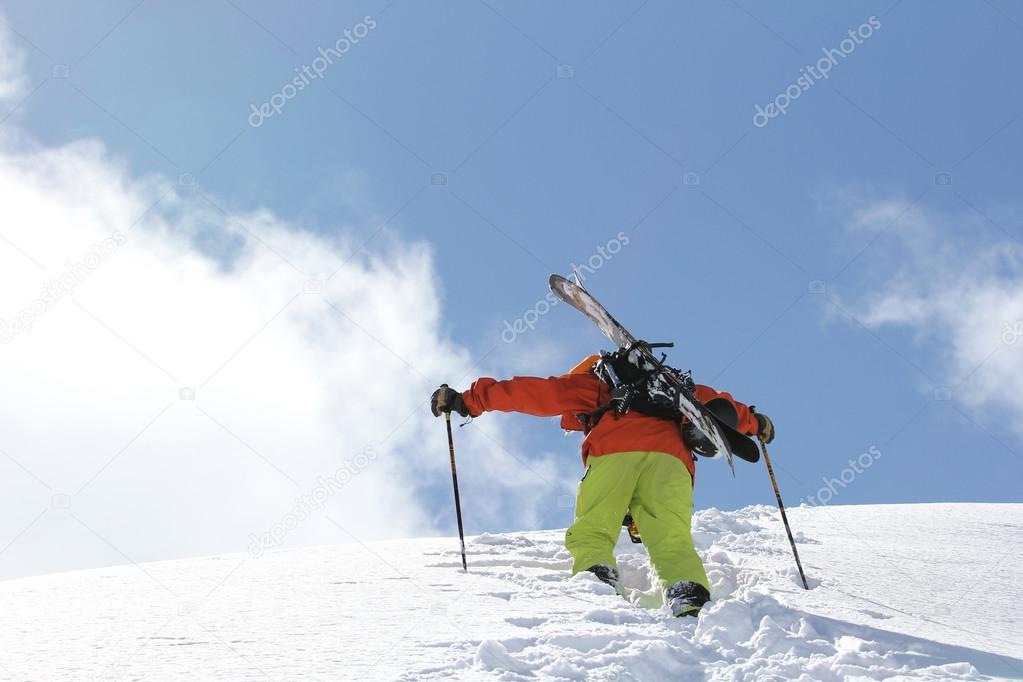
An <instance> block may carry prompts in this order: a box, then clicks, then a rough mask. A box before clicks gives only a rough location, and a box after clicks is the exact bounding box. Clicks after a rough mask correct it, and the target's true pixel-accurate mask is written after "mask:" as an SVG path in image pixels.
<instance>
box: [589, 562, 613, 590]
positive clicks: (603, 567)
mask: <svg viewBox="0 0 1023 682" xmlns="http://www.w3.org/2000/svg"><path fill="white" fill-rule="evenodd" d="M586 570H587V571H589V572H590V573H592V574H593V575H595V576H597V579H598V580H600V582H602V583H605V584H607V585H610V586H611V587H613V588H614V591H615V592H617V593H619V594H621V591H622V583H621V578H620V577H619V575H618V570H617V569H615V568H613V567H611V566H608V565H607V564H593V565H592V566H590V567H589V568H587V569H586Z"/></svg>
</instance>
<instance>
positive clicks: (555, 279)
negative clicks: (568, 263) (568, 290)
mask: <svg viewBox="0 0 1023 682" xmlns="http://www.w3.org/2000/svg"><path fill="white" fill-rule="evenodd" d="M565 281H567V280H566V279H565V278H564V277H562V276H561V275H551V276H550V279H548V280H547V283H548V284H550V286H551V289H554V288H555V287H556V286H557V285H558V284H560V283H561V282H565Z"/></svg>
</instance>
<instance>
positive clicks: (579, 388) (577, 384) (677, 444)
mask: <svg viewBox="0 0 1023 682" xmlns="http://www.w3.org/2000/svg"><path fill="white" fill-rule="evenodd" d="M714 398H726V399H727V400H729V401H730V402H731V403H732V404H733V405H735V409H736V411H737V412H738V415H739V430H740V431H742V432H743V433H745V434H747V435H750V436H752V435H756V432H757V428H758V426H757V420H756V418H755V417H754V416H753V413H752V412H750V410H749V408H748V407H747V406H746V405H743V404H742V403H740V402H738V401H736V400H734V399H733V398H732V396H730V395H729V394H727V393H721V392H719V391H715V390H714V389H713V388H710V387H709V386H700V385H698V386H697V387H696V399H697V400H699V401H700V402H702V403H706V402H708V401H710V400H713V399H714ZM462 399H463V400H464V401H465V405H466V407H468V408H469V412H470V413H471V414H472V415H473V416H474V417H476V416H479V415H480V414H482V413H484V412H489V411H493V410H497V411H498V412H522V413H524V414H531V415H533V416H535V417H553V416H556V415H561V428H563V429H566V430H570V431H582V430H583V426H582V424H581V423H579V420H578V419H577V418H576V415H577V414H579V413H580V412H592V411H593V410H595V409H597V408H598V407H601V406H603V405H606V404H607V402H608V400H609V399H610V395H609V392H608V386H607V384H606V383H604V382H603V381H602V380H600V379H599V378H598V377H597V376H596V375H595V374H593V373H592V372H586V373H573V374H565V375H563V376H559V377H548V378H547V379H542V378H540V377H515V378H513V379H509V380H507V381H497V380H496V379H490V378H486V377H484V378H481V379H477V380H476V381H475V382H473V384H472V386H471V387H470V388H469V390H467V391H465V392H464V393H462ZM632 450H647V451H653V452H666V453H668V454H670V455H674V456H675V457H678V458H679V459H680V460H682V462H683V463H684V464H685V465H686V467H687V468H688V469H689V473H690V475H695V471H694V466H693V453H692V452H691V451H690V450H689V448H688V447H686V444H685V443H684V442H683V441H682V433H681V429H679V425H678V423H677V422H674V421H670V420H667V419H658V418H656V417H649V416H647V415H645V414H640V413H638V412H628V413H626V414H624V415H621V416H619V417H618V418H617V419H616V418H615V414H614V413H613V412H608V413H607V414H605V415H604V417H603V418H602V419H601V420H600V422H599V423H598V424H597V425H596V426H595V427H594V428H593V429H592V430H591V431H590V432H589V433H588V434H586V436H585V438H583V444H582V456H583V464H585V463H586V458H587V457H589V456H594V457H599V456H601V455H609V454H612V453H615V452H628V451H632Z"/></svg>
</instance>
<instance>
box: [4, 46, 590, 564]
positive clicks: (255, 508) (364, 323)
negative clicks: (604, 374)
mask: <svg viewBox="0 0 1023 682" xmlns="http://www.w3.org/2000/svg"><path fill="white" fill-rule="evenodd" d="M2 45H3V41H2V40H0V46H2ZM0 54H3V48H2V47H0ZM4 63H8V62H4ZM13 63H15V64H16V63H17V60H16V59H15V60H14V62H13ZM0 73H6V72H0ZM3 82H13V81H11V80H10V79H9V77H8V80H5V81H3ZM0 188H3V201H2V202H0V235H2V237H0V340H2V341H4V343H2V344H0V406H2V407H0V479H2V480H4V485H5V488H4V489H5V494H4V495H3V496H2V497H0V550H2V551H0V577H2V576H12V575H25V574H31V573H38V572H45V571H53V570H63V569H69V568H76V567H82V566H90V565H100V564H110V563H123V562H124V561H125V560H126V559H129V558H130V559H131V560H135V561H143V560H151V559H158V558H170V557H178V556H186V555H195V554H202V553H214V552H223V551H244V550H245V549H246V547H247V545H248V544H249V541H250V540H249V538H250V534H252V533H256V534H259V533H262V532H263V531H265V530H267V529H268V528H269V527H271V526H272V524H274V523H276V522H279V521H281V520H282V519H283V518H284V517H285V516H286V515H287V514H288V513H289V512H290V511H291V510H292V509H293V508H294V507H295V505H296V502H295V498H297V497H299V496H300V495H302V494H304V493H310V492H311V491H313V489H314V488H315V487H316V486H317V482H318V480H319V479H318V477H320V476H323V477H328V476H330V475H331V474H333V473H334V472H335V471H336V470H337V469H338V468H339V467H341V466H342V464H343V462H344V461H345V460H353V459H354V458H355V457H356V456H357V455H359V454H360V453H362V452H363V451H364V449H365V448H372V449H373V452H374V453H376V456H375V458H374V459H372V461H370V462H369V463H368V464H367V465H366V466H365V467H364V468H363V469H362V470H361V471H360V472H359V473H358V474H357V475H355V476H354V477H353V478H352V480H351V482H350V483H348V484H347V485H346V486H345V487H344V488H343V489H342V490H340V491H338V492H336V493H335V494H334V495H333V496H332V497H331V498H330V501H329V502H328V506H327V510H326V512H325V513H324V512H320V513H315V514H313V515H312V516H311V517H310V518H308V519H307V520H305V521H303V522H302V523H301V524H300V525H299V526H298V527H297V528H295V529H294V530H293V531H291V532H290V533H289V534H288V536H287V544H291V545H294V544H305V543H333V542H341V541H348V539H349V538H348V536H346V535H345V534H344V533H343V532H341V531H339V530H338V529H337V528H336V526H335V525H334V524H332V523H331V522H330V521H329V520H328V519H327V516H329V517H330V518H331V519H333V520H334V521H336V522H338V523H340V524H341V525H343V526H345V527H346V528H348V529H349V530H350V531H352V532H353V533H354V534H355V535H356V536H357V537H359V538H362V539H371V538H379V537H394V536H402V535H413V534H424V533H441V532H443V533H450V532H452V528H453V523H452V521H453V519H452V518H451V514H450V512H447V511H445V512H444V515H443V516H439V515H438V511H439V507H438V506H437V504H436V502H435V501H432V500H430V499H427V496H426V495H425V494H424V490H426V489H427V488H428V487H430V486H434V489H436V486H437V485H440V486H444V485H447V484H448V482H449V480H450V479H449V478H448V473H447V472H448V457H447V447H446V440H445V436H444V428H443V425H442V422H440V421H439V420H435V419H434V418H433V417H432V416H431V415H430V414H429V410H428V407H427V406H426V404H425V400H426V399H427V397H428V396H429V393H430V391H431V390H432V389H433V388H434V387H435V386H436V385H437V384H438V383H440V382H441V381H450V382H452V383H453V384H454V383H456V382H460V383H462V384H464V383H466V382H467V381H468V379H470V378H472V377H470V372H479V371H481V370H480V369H479V368H473V367H472V362H471V358H470V356H469V353H468V352H467V351H466V350H465V349H464V348H462V347H460V346H458V345H457V344H455V343H453V342H451V341H450V340H449V339H448V338H447V337H446V335H445V333H444V331H443V329H444V326H445V325H444V319H443V318H444V313H443V310H442V309H441V305H440V303H439V298H438V291H439V282H438V280H437V276H436V273H435V270H434V265H433V256H432V252H431V248H430V246H429V244H427V243H425V242H414V243H403V242H402V241H401V240H400V239H399V238H398V237H397V236H396V235H395V234H392V233H388V232H384V233H382V234H381V235H380V236H379V237H378V238H377V239H376V240H375V241H374V254H375V255H369V254H367V253H365V252H359V253H357V254H356V255H354V256H352V254H353V253H356V251H357V247H358V244H357V242H356V241H355V240H353V239H352V238H350V237H349V236H347V235H348V233H347V232H344V231H341V232H339V233H338V234H336V235H330V236H327V235H321V234H313V233H311V232H308V231H304V230H302V229H300V227H298V226H296V225H291V224H288V223H287V222H286V221H284V220H282V219H281V218H279V217H277V216H275V215H273V214H271V213H270V212H268V211H265V210H241V209H233V208H230V207H226V206H225V205H224V202H223V201H222V200H221V199H219V198H216V197H210V199H212V202H213V204H212V205H211V203H209V202H207V201H206V200H205V199H204V198H203V195H202V194H200V192H201V190H197V189H195V188H188V187H182V186H180V185H177V184H175V183H172V182H170V181H169V180H167V179H166V178H161V177H148V178H136V177H133V176H132V175H131V174H130V172H129V171H128V170H127V169H126V168H125V167H124V165H123V164H121V163H120V162H119V161H118V160H117V159H114V158H111V157H110V156H109V154H108V153H107V151H106V150H105V149H104V147H103V146H102V144H100V143H98V142H96V141H79V142H76V143H74V144H70V145H67V146H63V147H56V148H47V147H36V148H31V149H25V147H24V143H21V144H20V148H19V149H14V148H13V147H11V146H10V145H6V143H3V144H0ZM221 207H223V210H225V211H227V215H225V214H224V213H222V211H221ZM361 210H368V209H365V208H363V209H361ZM357 214H359V215H361V213H357ZM331 273H335V274H333V276H330V274H331ZM317 279H323V280H324V283H323V290H322V292H319V293H303V291H304V290H309V289H310V288H312V289H315V288H316V287H315V286H313V282H315V281H316V280H317ZM61 281H63V283H64V288H61V286H60V283H61ZM48 283H49V284H48ZM26 311H27V312H26ZM19 325H21V326H19ZM473 376H474V375H473ZM188 388H194V389H195V392H196V393H195V398H196V399H195V400H187V399H186V400H182V399H180V396H181V395H182V394H181V393H180V391H181V390H182V389H188ZM186 395H187V394H186ZM503 424H504V422H503V420H502V419H500V418H497V419H489V418H488V419H487V420H486V421H485V422H484V421H483V420H481V421H480V422H479V424H478V427H477V428H466V429H459V430H458V433H457V437H458V439H459V455H460V462H459V465H460V471H459V473H460V475H461V477H462V478H463V481H464V485H466V486H467V487H468V488H469V489H471V490H473V491H474V493H475V497H474V498H473V499H470V500H466V503H467V504H466V507H467V513H471V514H472V517H471V519H470V520H471V521H472V522H473V523H474V525H482V526H484V527H486V526H487V525H491V524H508V523H521V524H522V525H523V526H529V525H533V524H535V523H536V520H537V519H538V518H539V517H540V516H541V515H542V513H543V511H544V510H547V509H551V508H554V507H555V506H556V500H557V496H558V495H559V494H562V493H564V492H565V489H564V483H563V482H562V481H561V479H560V478H559V469H560V470H566V469H567V470H571V469H572V465H574V464H575V463H576V460H574V459H572V458H571V457H569V459H570V461H559V462H558V463H557V465H555V459H554V458H553V456H552V455H545V456H542V457H536V456H533V457H528V458H527V457H526V456H525V455H523V454H521V453H520V452H519V451H518V448H517V447H516V446H515V444H514V443H511V442H509V437H508V434H507V432H506V430H505V429H504V428H503ZM570 450H571V447H570V446H569V447H566V452H568V451H570ZM564 455H565V453H561V454H560V455H559V456H564ZM572 457H574V455H572ZM65 507H67V508H65ZM444 508H445V510H446V508H447V503H446V502H445V505H444ZM4 546H6V549H4Z"/></svg>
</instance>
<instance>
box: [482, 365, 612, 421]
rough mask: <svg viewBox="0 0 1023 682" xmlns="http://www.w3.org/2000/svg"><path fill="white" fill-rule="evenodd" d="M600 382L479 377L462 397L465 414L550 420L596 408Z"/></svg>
mask: <svg viewBox="0 0 1023 682" xmlns="http://www.w3.org/2000/svg"><path fill="white" fill-rule="evenodd" d="M599 390H600V380H599V379H597V377H595V376H594V375H592V374H567V375H564V376H560V377H548V378H546V379H542V378H540V377H515V378H513V379H508V380H505V381H498V380H496V379H491V378H489V377H483V378H481V379H477V380H476V381H474V382H473V384H472V386H471V387H470V388H469V390H467V391H465V392H463V393H462V400H464V401H465V405H466V407H468V408H469V413H470V414H471V415H472V416H474V417H476V416H479V415H480V414H482V413H484V412H491V411H495V410H496V411H498V412H522V413H523V414H531V415H533V416H534V417H553V416H555V415H559V414H564V413H566V412H587V411H589V410H592V409H593V408H594V407H595V406H596V404H597V398H598V392H599Z"/></svg>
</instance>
